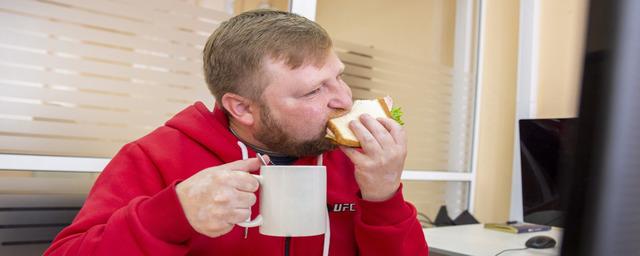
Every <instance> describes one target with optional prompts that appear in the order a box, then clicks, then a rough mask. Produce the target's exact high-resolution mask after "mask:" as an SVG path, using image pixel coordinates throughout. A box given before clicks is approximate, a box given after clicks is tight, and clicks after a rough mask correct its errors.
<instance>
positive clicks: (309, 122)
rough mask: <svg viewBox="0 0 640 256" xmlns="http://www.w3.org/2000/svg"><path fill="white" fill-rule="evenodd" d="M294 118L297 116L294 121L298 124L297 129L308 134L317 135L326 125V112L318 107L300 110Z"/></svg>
mask: <svg viewBox="0 0 640 256" xmlns="http://www.w3.org/2000/svg"><path fill="white" fill-rule="evenodd" d="M292 117H293V116H292ZM293 118H295V120H292V121H293V122H294V123H295V125H296V128H297V129H296V130H297V131H298V132H299V133H300V134H304V135H306V136H316V135H317V134H318V132H319V131H323V130H324V129H325V126H326V113H323V112H322V111H319V110H316V109H305V110H301V111H298V112H297V114H296V116H295V117H293Z"/></svg>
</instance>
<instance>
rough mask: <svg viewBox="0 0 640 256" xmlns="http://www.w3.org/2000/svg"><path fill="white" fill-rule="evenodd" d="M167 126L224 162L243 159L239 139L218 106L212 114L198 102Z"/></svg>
mask: <svg viewBox="0 0 640 256" xmlns="http://www.w3.org/2000/svg"><path fill="white" fill-rule="evenodd" d="M165 125H166V126H168V127H171V128H174V129H176V130H178V131H180V132H181V133H183V134H185V135H186V136H188V137H189V138H191V139H192V140H193V141H195V142H197V143H198V144H200V145H202V146H203V147H205V148H206V149H207V150H209V151H210V152H211V153H213V154H214V155H216V156H217V157H218V158H219V159H221V160H222V161H223V162H233V161H236V160H239V159H242V152H241V150H240V147H239V146H238V138H236V136H234V135H233V134H232V133H231V132H230V131H229V119H228V118H227V115H226V114H225V113H224V112H223V111H222V109H220V107H218V106H217V105H216V106H215V107H214V110H213V112H211V111H210V110H209V109H208V108H207V107H206V106H205V105H204V104H203V103H202V102H200V101H198V102H196V103H194V104H193V105H191V106H189V107H187V108H185V109H184V110H182V111H180V112H179V113H178V114H176V115H175V116H174V117H173V118H171V119H170V120H169V121H167V122H166V123H165ZM254 155H255V153H254Z"/></svg>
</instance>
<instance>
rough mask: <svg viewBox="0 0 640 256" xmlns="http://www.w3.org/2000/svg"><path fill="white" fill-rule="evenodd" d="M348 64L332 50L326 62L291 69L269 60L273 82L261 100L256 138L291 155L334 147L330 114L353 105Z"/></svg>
mask: <svg viewBox="0 0 640 256" xmlns="http://www.w3.org/2000/svg"><path fill="white" fill-rule="evenodd" d="M343 70H344V64H342V62H341V61H340V59H338V56H337V55H336V54H335V53H334V52H333V51H331V53H329V54H328V57H327V59H326V60H325V62H324V65H322V66H321V67H316V66H314V65H311V64H309V65H304V66H301V67H299V68H297V69H294V70H291V68H290V67H289V66H287V65H286V64H285V63H284V62H283V61H275V60H267V62H266V64H265V73H266V74H268V76H269V81H270V82H269V85H268V86H267V87H266V89H265V90H264V92H263V95H262V101H261V102H259V109H260V119H259V122H258V126H257V131H256V133H255V134H254V136H255V138H256V139H257V140H258V141H260V142H261V143H262V144H264V145H265V146H267V148H268V149H270V150H273V151H276V152H280V153H284V154H287V155H290V156H309V155H318V154H320V153H322V152H324V151H327V150H330V149H333V148H334V147H335V146H333V145H332V144H331V143H330V142H329V141H328V140H326V139H324V136H325V134H326V124H327V121H328V120H329V118H330V117H331V116H332V115H334V114H335V113H336V112H338V111H342V110H348V109H350V108H351V105H352V101H351V89H350V88H349V87H348V86H347V84H346V83H345V82H344V81H342V78H341V75H342V72H343Z"/></svg>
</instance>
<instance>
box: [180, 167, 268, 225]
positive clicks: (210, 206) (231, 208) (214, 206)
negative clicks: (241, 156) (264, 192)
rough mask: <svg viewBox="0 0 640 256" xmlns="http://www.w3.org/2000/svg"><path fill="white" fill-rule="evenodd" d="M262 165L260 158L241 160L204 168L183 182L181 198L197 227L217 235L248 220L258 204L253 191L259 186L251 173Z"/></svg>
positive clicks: (189, 219) (189, 216) (185, 209)
mask: <svg viewBox="0 0 640 256" xmlns="http://www.w3.org/2000/svg"><path fill="white" fill-rule="evenodd" d="M265 158H267V157H265ZM265 160H266V161H269V159H268V158H267V159H265ZM259 168H260V160H259V159H258V158H251V159H247V160H239V161H235V162H232V163H228V164H224V165H219V166H215V167H211V168H207V169H204V170H202V171H200V172H198V173H196V174H195V175H193V176H191V177H190V178H189V179H187V180H185V181H183V182H181V183H179V184H178V185H177V186H176V192H177V194H178V199H179V200H180V204H181V205H182V210H183V211H184V213H185V215H186V216H187V220H188V221H189V224H191V226H192V227H193V229H195V230H196V231H197V232H198V233H200V234H203V235H206V236H208V237H217V236H221V235H224V234H226V233H228V232H229V231H231V229H232V228H233V226H234V225H235V224H236V223H239V222H243V221H246V220H247V218H249V217H250V215H251V206H252V205H253V204H255V203H256V196H255V195H254V194H253V192H255V191H256V190H258V186H259V183H258V180H257V179H256V178H255V177H253V176H252V175H251V174H249V173H248V172H249V171H252V170H257V169H259Z"/></svg>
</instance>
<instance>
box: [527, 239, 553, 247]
mask: <svg viewBox="0 0 640 256" xmlns="http://www.w3.org/2000/svg"><path fill="white" fill-rule="evenodd" d="M524 245H525V246H527V248H534V249H546V248H553V247H555V246H556V240H555V239H553V238H552V237H548V236H534V237H531V238H529V240H527V242H526V243H524Z"/></svg>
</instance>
